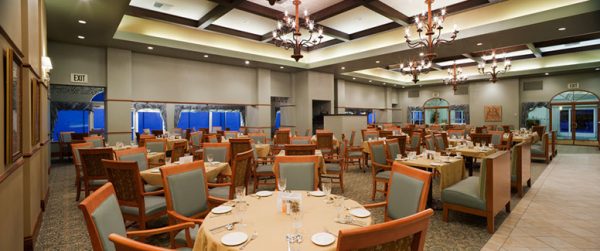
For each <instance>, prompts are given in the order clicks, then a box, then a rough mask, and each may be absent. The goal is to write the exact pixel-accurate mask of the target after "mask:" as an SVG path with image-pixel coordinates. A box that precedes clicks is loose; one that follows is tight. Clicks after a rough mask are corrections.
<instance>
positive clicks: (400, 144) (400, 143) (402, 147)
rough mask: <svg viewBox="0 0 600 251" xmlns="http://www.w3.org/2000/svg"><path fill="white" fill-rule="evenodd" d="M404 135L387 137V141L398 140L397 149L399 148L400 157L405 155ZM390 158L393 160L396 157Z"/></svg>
mask: <svg viewBox="0 0 600 251" xmlns="http://www.w3.org/2000/svg"><path fill="white" fill-rule="evenodd" d="M406 138H407V136H406V135H402V136H398V135H396V136H388V139H396V140H398V147H399V148H400V152H399V153H400V154H402V156H405V155H406ZM390 157H391V158H395V157H396V156H395V155H394V156H390Z"/></svg>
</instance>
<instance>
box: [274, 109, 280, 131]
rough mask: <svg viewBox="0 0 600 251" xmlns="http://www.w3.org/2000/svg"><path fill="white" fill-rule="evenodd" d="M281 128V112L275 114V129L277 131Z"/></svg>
mask: <svg viewBox="0 0 600 251" xmlns="http://www.w3.org/2000/svg"><path fill="white" fill-rule="evenodd" d="M280 126H281V111H277V113H275V129H279V127H280Z"/></svg>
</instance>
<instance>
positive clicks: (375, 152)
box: [369, 140, 387, 165]
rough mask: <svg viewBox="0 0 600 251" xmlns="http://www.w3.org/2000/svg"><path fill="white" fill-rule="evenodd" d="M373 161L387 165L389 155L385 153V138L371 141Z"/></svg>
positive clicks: (370, 147)
mask: <svg viewBox="0 0 600 251" xmlns="http://www.w3.org/2000/svg"><path fill="white" fill-rule="evenodd" d="M369 149H370V150H371V154H370V156H371V162H372V163H374V164H379V165H387V155H386V153H385V143H384V141H383V140H377V141H370V142H369Z"/></svg>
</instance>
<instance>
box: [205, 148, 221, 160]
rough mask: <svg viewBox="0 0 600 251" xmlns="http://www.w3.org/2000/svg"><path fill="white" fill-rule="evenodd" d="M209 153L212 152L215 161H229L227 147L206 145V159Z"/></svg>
mask: <svg viewBox="0 0 600 251" xmlns="http://www.w3.org/2000/svg"><path fill="white" fill-rule="evenodd" d="M209 154H212V156H213V161H218V162H227V148H225V147H205V148H204V161H206V158H207V157H208V155H209Z"/></svg>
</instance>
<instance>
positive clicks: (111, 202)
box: [92, 194, 127, 251]
mask: <svg viewBox="0 0 600 251" xmlns="http://www.w3.org/2000/svg"><path fill="white" fill-rule="evenodd" d="M92 220H93V221H94V223H95V224H96V230H97V231H98V234H99V235H100V241H101V243H102V247H103V248H104V250H107V251H112V250H115V245H114V244H113V243H112V241H110V240H109V239H108V236H109V235H110V234H113V233H115V234H118V235H121V236H127V230H125V223H124V222H125V221H123V215H121V214H120V213H119V202H118V201H117V197H116V196H115V195H114V194H111V195H110V196H108V198H106V200H105V201H104V202H102V203H101V204H100V206H98V208H96V210H94V212H93V213H92Z"/></svg>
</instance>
